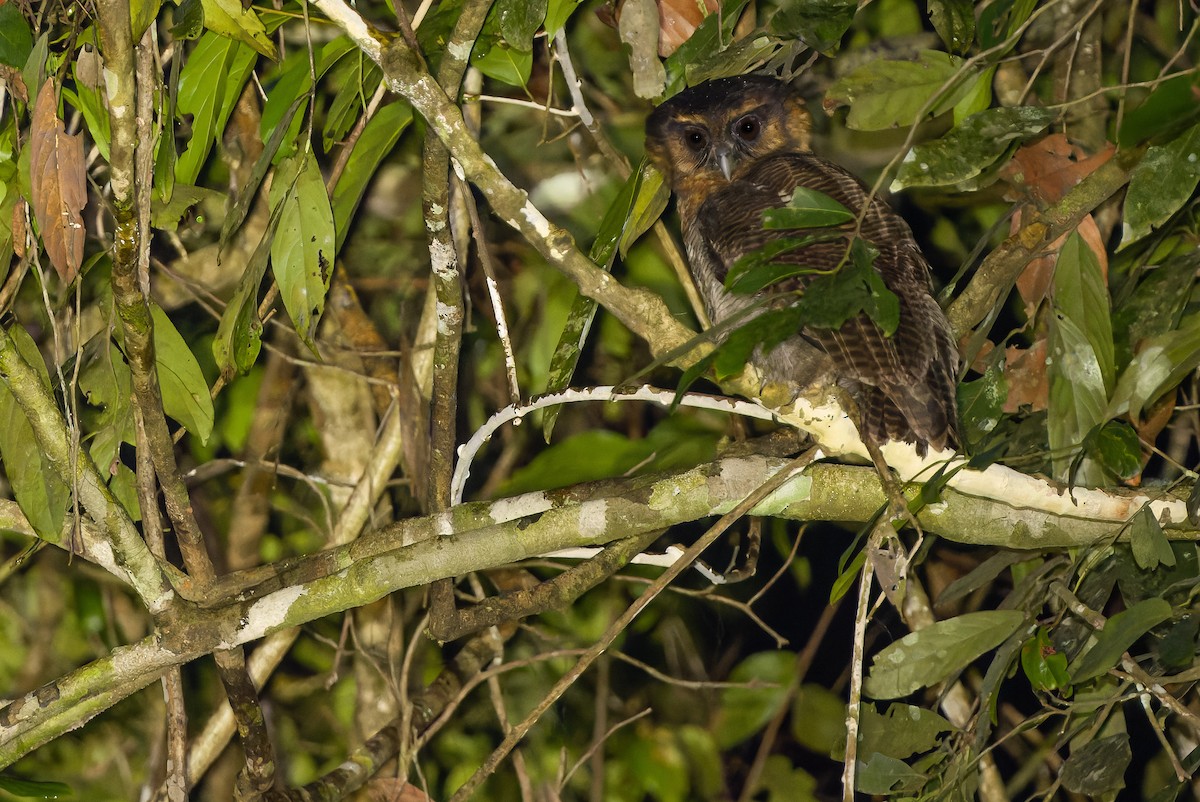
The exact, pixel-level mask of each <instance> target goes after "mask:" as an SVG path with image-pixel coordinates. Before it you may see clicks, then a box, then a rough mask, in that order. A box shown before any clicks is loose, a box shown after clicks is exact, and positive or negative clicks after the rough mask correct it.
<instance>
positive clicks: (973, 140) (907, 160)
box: [892, 106, 1058, 192]
mask: <svg viewBox="0 0 1200 802" xmlns="http://www.w3.org/2000/svg"><path fill="white" fill-rule="evenodd" d="M1057 118H1058V112H1055V111H1053V110H1051V109H1045V108H1040V107H1037V106H1017V107H1015V108H999V109H987V110H986V111H981V112H979V113H978V114H972V115H971V116H970V117H967V118H966V119H965V120H963V121H962V122H961V123H960V124H959V125H957V126H955V127H954V128H953V129H952V130H951V131H950V132H949V133H947V134H946V135H945V136H943V137H941V138H940V139H935V140H933V141H932V142H925V143H922V144H920V145H917V146H916V147H915V148H913V149H912V150H910V151H909V152H908V155H906V156H905V157H904V162H903V163H902V164H901V165H900V169H899V170H898V171H897V172H896V178H895V180H894V181H892V191H893V192H898V191H900V190H901V189H904V188H905V187H933V186H950V185H954V184H961V183H963V182H966V181H969V180H970V179H973V178H975V177H976V176H978V175H979V174H981V173H982V172H984V171H985V170H987V169H988V168H989V167H991V166H992V164H994V163H995V161H996V160H997V159H999V158H1000V157H1001V156H1002V155H1004V152H1005V151H1006V150H1008V148H1009V146H1010V144H1011V143H1012V142H1013V141H1015V140H1018V139H1024V138H1026V137H1029V136H1033V135H1034V134H1036V133H1038V132H1040V131H1042V130H1043V129H1044V128H1045V127H1046V126H1048V125H1049V124H1050V123H1052V122H1054V120H1056V119H1057Z"/></svg>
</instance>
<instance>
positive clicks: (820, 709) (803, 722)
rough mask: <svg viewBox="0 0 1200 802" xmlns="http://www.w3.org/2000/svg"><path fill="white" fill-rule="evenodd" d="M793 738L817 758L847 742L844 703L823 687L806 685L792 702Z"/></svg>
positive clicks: (839, 697)
mask: <svg viewBox="0 0 1200 802" xmlns="http://www.w3.org/2000/svg"><path fill="white" fill-rule="evenodd" d="M791 721H792V737H793V738H795V739H796V743H798V744H800V745H801V746H803V747H804V748H806V749H808V750H810V751H812V752H815V753H817V754H818V755H828V754H831V753H832V751H833V749H834V748H835V747H836V746H837V744H838V743H839V742H842V743H843V744H844V742H845V740H846V702H845V700H844V699H842V697H841V696H840V695H838V694H836V693H834V692H833V691H831V690H828V689H827V688H825V687H824V686H821V685H817V684H816V683H812V682H808V683H805V684H803V685H801V686H800V689H799V691H798V692H797V693H796V698H795V699H794V700H793V701H792V716H791Z"/></svg>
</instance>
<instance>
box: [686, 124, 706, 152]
mask: <svg viewBox="0 0 1200 802" xmlns="http://www.w3.org/2000/svg"><path fill="white" fill-rule="evenodd" d="M683 141H684V142H686V143H687V146H688V147H689V148H691V149H692V150H694V151H697V152H699V151H701V150H704V148H706V147H707V146H708V137H707V136H705V134H704V132H703V131H701V130H700V129H699V128H691V129H688V130H687V131H685V132H684V133H683Z"/></svg>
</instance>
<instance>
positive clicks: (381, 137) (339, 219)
mask: <svg viewBox="0 0 1200 802" xmlns="http://www.w3.org/2000/svg"><path fill="white" fill-rule="evenodd" d="M411 122H412V107H411V106H409V105H408V104H407V103H405V102H403V101H395V102H392V103H389V104H388V105H386V106H384V107H382V108H381V109H379V110H378V111H377V112H376V113H375V116H374V117H372V118H371V119H370V120H368V121H367V125H366V127H365V128H363V132H362V134H361V135H360V136H359V138H358V140H357V141H356V142H355V143H354V150H352V151H350V157H349V159H347V160H346V169H345V170H343V171H342V175H341V177H340V178H339V179H338V182H337V186H335V187H334V188H333V204H332V205H333V228H334V231H335V232H336V234H337V247H338V249H339V250H340V249H341V247H342V242H344V241H345V239H346V232H347V231H348V230H349V228H350V220H351V218H353V217H354V211H355V209H357V208H358V202H359V201H360V200H361V199H362V196H363V192H365V191H366V188H367V184H368V183H370V181H371V178H372V177H374V175H375V169H376V168H377V167H378V166H379V163H380V162H381V161H383V159H384V157H385V156H387V155H388V153H389V152H391V150H392V148H393V147H394V146H395V144H396V142H397V140H399V139H400V135H401V134H402V133H404V129H406V128H407V127H408V125H409V123H411Z"/></svg>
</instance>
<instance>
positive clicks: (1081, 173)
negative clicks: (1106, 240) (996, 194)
mask: <svg viewBox="0 0 1200 802" xmlns="http://www.w3.org/2000/svg"><path fill="white" fill-rule="evenodd" d="M1114 152H1115V149H1114V148H1113V147H1112V146H1111V145H1108V146H1106V147H1105V148H1104V149H1103V150H1101V151H1100V152H1098V153H1095V154H1092V155H1088V154H1087V153H1086V152H1085V151H1083V150H1082V149H1080V148H1077V147H1075V146H1074V145H1072V144H1071V142H1070V141H1069V140H1068V139H1067V138H1066V137H1065V136H1063V135H1062V134H1057V133H1056V134H1048V135H1047V136H1044V137H1042V138H1040V139H1037V140H1034V141H1033V142H1030V143H1028V144H1026V145H1022V146H1021V147H1019V148H1017V152H1016V153H1014V154H1013V157H1012V159H1011V160H1010V161H1009V162H1008V163H1007V164H1005V165H1004V167H1003V168H1001V170H1000V177H1001V178H1003V179H1005V180H1006V181H1007V182H1008V183H1009V184H1010V185H1011V186H1012V187H1013V188H1014V189H1015V190H1016V191H1015V192H1010V193H1007V194H1006V195H1005V198H1006V199H1008V200H1022V199H1024V198H1029V199H1031V200H1033V201H1034V202H1036V203H1038V204H1043V205H1044V204H1051V203H1057V202H1058V201H1060V200H1062V197H1063V196H1064V195H1066V194H1067V192H1069V191H1070V190H1071V189H1072V188H1074V186H1075V185H1076V184H1078V183H1079V182H1080V181H1082V180H1083V179H1085V178H1087V177H1088V176H1089V175H1091V174H1092V173H1093V172H1095V170H1096V169H1097V168H1098V167H1100V165H1102V164H1104V163H1105V162H1107V161H1108V160H1109V159H1111V158H1112V155H1113V153H1114ZM1100 250H1103V248H1101V249H1100Z"/></svg>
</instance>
